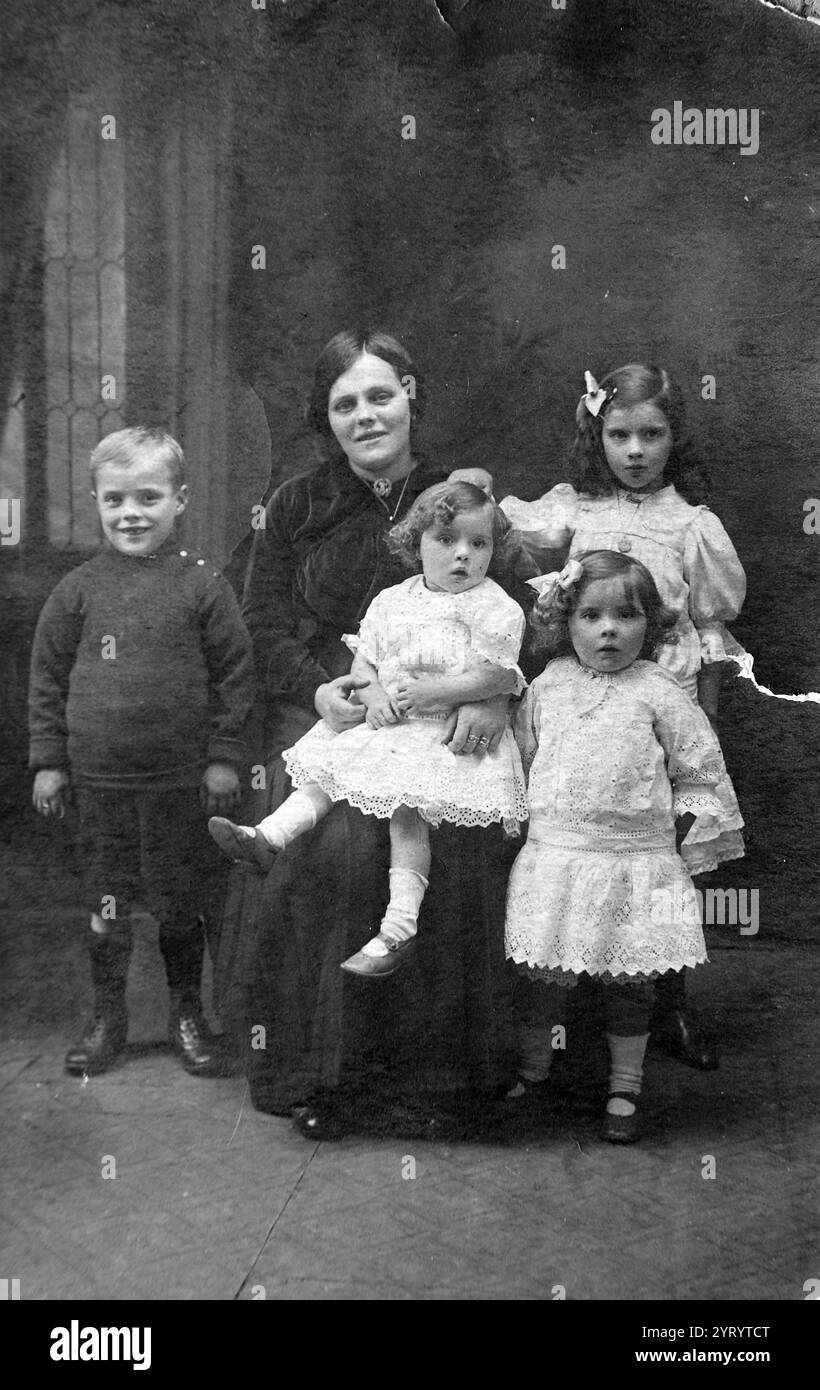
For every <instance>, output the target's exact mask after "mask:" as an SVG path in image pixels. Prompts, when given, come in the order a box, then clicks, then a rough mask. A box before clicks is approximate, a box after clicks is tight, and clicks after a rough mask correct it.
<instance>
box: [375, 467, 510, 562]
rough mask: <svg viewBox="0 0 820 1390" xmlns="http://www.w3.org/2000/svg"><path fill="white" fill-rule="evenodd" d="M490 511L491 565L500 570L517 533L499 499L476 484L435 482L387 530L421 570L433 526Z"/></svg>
mask: <svg viewBox="0 0 820 1390" xmlns="http://www.w3.org/2000/svg"><path fill="white" fill-rule="evenodd" d="M479 511H487V512H488V514H489V516H490V518H491V521H492V538H493V555H492V559H491V561H490V563H489V566H488V568H487V573H488V574H489V575H492V574H493V572H494V571H499V572H500V570H501V568H502V567H503V565H504V563H505V561H507V560H508V559H509V556H510V554H511V553H512V552H513V551H514V550H515V549H516V541H517V537H516V533H515V532H514V530H513V528H512V526H511V525H510V523H509V521H508V520H507V518H506V516H505V515H504V513H503V512H502V510H501V508H500V507H497V506H496V504H495V502H493V501H492V500H491V498H489V497H488V496H487V494H486V492H482V491H481V488H480V487H474V486H473V484H472V483H449V482H448V483H434V484H433V486H432V487H428V488H426V489H425V490H424V492H422V493H420V494H419V496H418V497H417V498H416V500H415V502H414V503H413V505H412V507H411V508H410V510H409V512H408V513H407V515H406V517H405V518H404V520H403V521H399V522H398V523H397V524H396V525H395V526H394V527H393V528H392V530H390V531H388V533H387V544H388V546H389V547H390V549H391V550H392V551H393V554H394V555H398V557H399V559H400V560H403V561H404V563H405V565H407V567H408V569H414V570H420V569H421V553H420V550H421V538H422V535H423V534H424V532H425V531H429V530H430V527H431V526H442V527H447V526H452V524H453V521H454V520H455V518H456V517H457V516H458V514H459V512H479Z"/></svg>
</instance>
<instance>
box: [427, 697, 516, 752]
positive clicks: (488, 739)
mask: <svg viewBox="0 0 820 1390" xmlns="http://www.w3.org/2000/svg"><path fill="white" fill-rule="evenodd" d="M509 703H510V697H509V695H496V696H495V698H494V699H492V700H482V701H481V703H480V704H474V705H461V706H459V708H458V709H457V710H455V711H454V713H453V714H451V715H450V718H449V719H448V721H447V723H446V725H445V730H444V737H443V738H442V740H441V741H442V743H443V744H445V745H446V747H448V748H449V749H450V752H451V753H478V754H479V755H481V754H483V753H494V752H495V750H496V749H497V747H498V745H499V743H500V742H501V737H502V735H503V733H504V730H505V729H506V727H507V709H508V706H509Z"/></svg>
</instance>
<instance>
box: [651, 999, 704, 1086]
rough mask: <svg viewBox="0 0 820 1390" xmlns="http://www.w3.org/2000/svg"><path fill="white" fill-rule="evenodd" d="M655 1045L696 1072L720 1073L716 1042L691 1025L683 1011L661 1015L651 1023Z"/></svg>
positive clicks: (671, 1011)
mask: <svg viewBox="0 0 820 1390" xmlns="http://www.w3.org/2000/svg"><path fill="white" fill-rule="evenodd" d="M650 1030H651V1037H652V1041H653V1043H654V1044H655V1046H656V1047H658V1048H660V1050H661V1052H664V1053H666V1056H667V1057H673V1058H674V1059H675V1061H676V1062H683V1064H684V1066H687V1067H694V1068H695V1070H696V1071H717V1067H718V1052H717V1044H716V1042H715V1039H714V1038H713V1037H712V1036H711V1034H710V1033H704V1032H703V1031H702V1030H701V1029H699V1028H695V1027H693V1026H692V1024H691V1023H690V1022H689V1020H688V1019H687V1017H686V1014H685V1013H684V1012H683V1010H682V1009H672V1010H670V1011H669V1012H664V1013H663V1014H661V1015H660V1016H659V1018H658V1020H657V1022H653V1023H650Z"/></svg>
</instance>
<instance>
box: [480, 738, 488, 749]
mask: <svg viewBox="0 0 820 1390" xmlns="http://www.w3.org/2000/svg"><path fill="white" fill-rule="evenodd" d="M478 746H479V748H489V746H490V740H489V739H488V738H480V739H479V740H478Z"/></svg>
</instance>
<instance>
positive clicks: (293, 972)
mask: <svg viewBox="0 0 820 1390" xmlns="http://www.w3.org/2000/svg"><path fill="white" fill-rule="evenodd" d="M310 722H312V721H310V720H309V719H308V718H306V716H305V714H304V712H296V711H291V718H290V720H289V721H288V725H287V727H286V728H284V729H283V730H282V731H281V736H280V738H278V739H277V740H276V742H277V744H278V748H279V749H281V748H282V747H286V746H288V743H292V742H293V741H294V740H295V738H297V737H298V736H299V734H300V733H302V732H304V729H305V728H306V727H308V725H309V723H310ZM268 746H270V744H269V745H268ZM271 772H272V776H271V778H270V780H269V796H268V797H267V798H266V799H267V801H268V805H276V804H278V803H279V801H280V800H281V797H282V795H283V793H284V791H285V790H286V788H287V779H286V777H285V775H284V771H283V767H282V763H281V760H280V759H277V760H276V762H275V764H274V763H272V764H271ZM258 803H259V798H257V805H256V806H255V807H254V810H253V818H254V819H258V818H259V816H260V815H261V814H263V813H264V808H263V807H261V806H260V805H259V804H258ZM431 849H432V856H433V858H432V867H431V871H430V887H429V889H428V891H427V894H426V897H425V900H424V904H423V907H422V911H421V915H420V918H419V936H418V941H417V946H416V950H415V951H414V953H413V955H412V956H411V958H410V959H409V961H408V962H407V964H405V965H404V966H403V967H402V968H401V970H399V971H397V972H396V974H395V975H392V976H390V977H387V978H381V979H358V978H356V977H355V976H351V975H349V974H347V973H346V972H344V971H342V970H341V969H340V968H339V967H340V965H341V962H342V961H343V960H345V959H346V958H347V956H349V955H351V954H352V953H353V952H354V951H357V950H358V949H359V948H360V947H361V946H363V945H364V943H365V942H366V941H367V940H368V939H369V938H370V937H371V936H372V935H373V934H374V933H375V932H376V931H377V930H378V925H379V922H380V920H381V917H382V915H383V913H384V909H385V906H386V903H387V897H388V871H389V855H390V842H389V826H388V822H387V821H380V820H376V819H375V818H374V817H372V816H365V815H362V813H361V812H359V811H356V810H354V809H353V808H352V807H350V806H348V805H347V804H346V803H340V804H338V805H336V806H335V807H334V808H333V810H332V811H331V812H330V814H329V816H328V817H327V818H326V820H325V821H323V822H322V823H320V824H319V825H318V826H317V827H316V829H315V830H314V831H312V832H311V833H310V834H308V835H305V836H303V837H302V838H301V839H300V840H298V841H296V842H295V843H294V844H293V845H291V846H290V847H289V848H288V850H287V851H286V852H285V853H284V854H282V855H280V856H279V858H278V859H277V862H276V864H275V866H274V868H273V869H272V870H271V872H270V873H269V874H268V875H267V877H266V878H264V879H261V878H258V877H257V876H255V875H254V874H253V873H252V872H251V871H250V870H249V869H245V868H244V867H237V869H236V870H235V871H234V874H233V881H232V884H231V888H230V891H229V895H228V906H227V912H226V916H225V921H224V924H223V931H222V937H221V943H220V951H219V960H218V963H217V1002H218V1006H219V1008H220V1012H221V1015H222V1018H223V1022H224V1023H225V1024H226V1026H228V1027H229V1028H231V1029H232V1030H233V1031H236V1030H237V1029H238V1031H239V1034H240V1042H241V1046H242V1050H243V1052H244V1054H245V1057H246V1061H247V1074H248V1081H249V1085H250V1092H251V1098H252V1100H253V1104H254V1106H255V1107H256V1108H257V1109H258V1110H264V1111H268V1112H271V1113H274V1114H287V1113H288V1112H289V1110H290V1108H291V1107H292V1106H294V1105H297V1104H300V1103H302V1102H305V1101H308V1100H310V1099H313V1098H315V1097H316V1096H317V1095H324V1096H326V1095H328V1094H329V1093H331V1094H335V1095H336V1096H338V1097H340V1098H343V1097H345V1096H349V1097H350V1099H351V1102H352V1101H353V1100H354V1098H359V1099H361V1098H362V1097H365V1098H366V1099H367V1101H368V1103H369V1104H370V1105H371V1106H374V1107H378V1106H379V1105H380V1104H382V1103H383V1104H385V1105H389V1104H390V1102H391V1101H392V1100H399V1101H405V1102H412V1100H413V1099H414V1098H415V1099H417V1098H419V1097H423V1096H430V1095H436V1096H438V1097H441V1096H442V1095H444V1094H449V1095H451V1096H452V1095H453V1094H454V1093H470V1094H472V1095H473V1096H474V1097H475V1096H476V1095H477V1094H481V1093H486V1094H489V1093H493V1092H495V1091H497V1090H498V1088H499V1087H501V1086H503V1085H504V1084H505V1083H506V1082H507V1081H508V1080H509V1079H510V1077H511V1076H512V1075H513V1074H514V1067H515V1039H514V1034H513V1030H512V1019H511V982H510V976H509V973H508V969H507V965H506V962H505V960H504V900H505V893H506V883H507V877H508V875H509V870H510V866H511V863H512V860H513V858H514V856H515V854H516V851H517V843H516V842H512V843H510V842H508V841H506V840H505V839H504V836H503V833H502V831H501V828H500V826H493V827H491V828H490V829H488V830H482V829H459V828H457V827H454V826H442V827H441V829H439V830H437V831H436V830H434V831H432V833H431Z"/></svg>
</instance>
